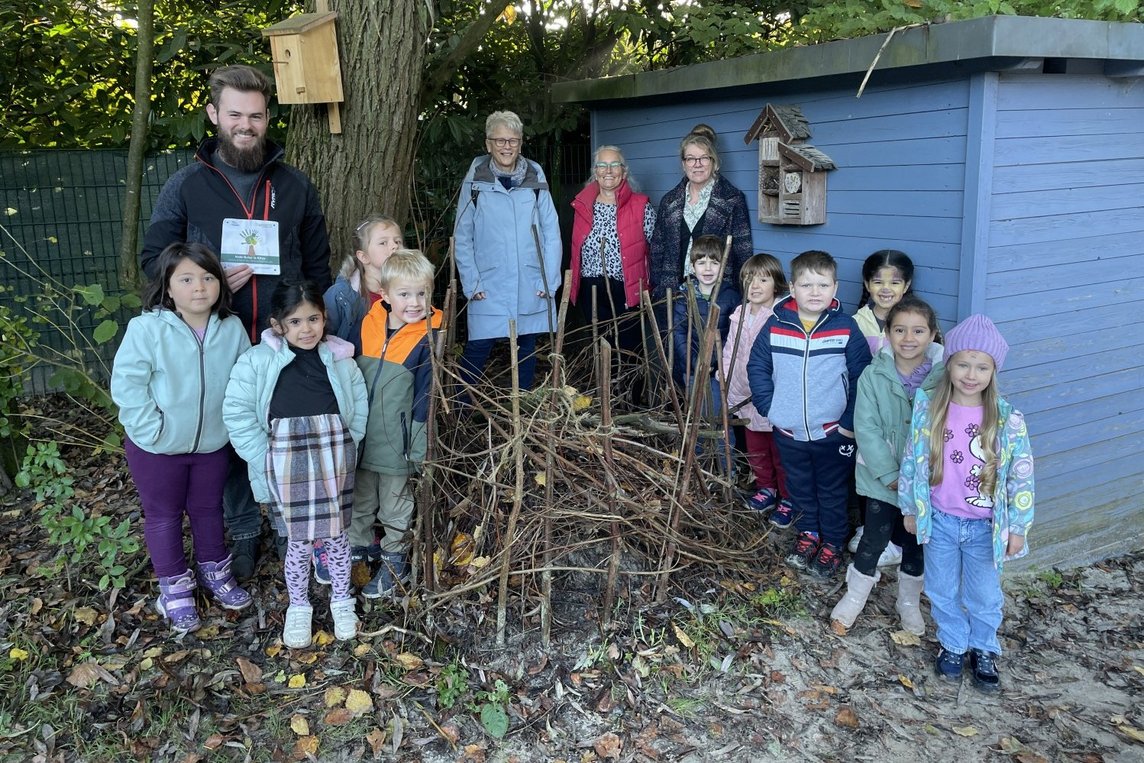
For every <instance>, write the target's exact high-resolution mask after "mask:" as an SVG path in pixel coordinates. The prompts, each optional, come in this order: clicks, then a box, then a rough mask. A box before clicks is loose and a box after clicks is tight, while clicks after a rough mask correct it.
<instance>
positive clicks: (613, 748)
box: [592, 732, 624, 760]
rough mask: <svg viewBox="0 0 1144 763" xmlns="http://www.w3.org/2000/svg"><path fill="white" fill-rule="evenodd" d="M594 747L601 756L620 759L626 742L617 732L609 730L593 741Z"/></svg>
mask: <svg viewBox="0 0 1144 763" xmlns="http://www.w3.org/2000/svg"><path fill="white" fill-rule="evenodd" d="M592 749H594V750H595V751H596V754H597V755H599V756H600V757H601V758H604V759H608V758H612V759H615V760H618V759H619V757H620V752H621V751H622V750H623V749H624V742H623V740H622V739H620V738H619V737H618V736H616V735H615V734H613V733H611V732H608V733H607V734H604V735H603V736H601V737H600V738H598V739H597V740H596V741H595V742H593V743H592Z"/></svg>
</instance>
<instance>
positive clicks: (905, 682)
mask: <svg viewBox="0 0 1144 763" xmlns="http://www.w3.org/2000/svg"><path fill="white" fill-rule="evenodd" d="M898 683H900V684H901V685H902V686H904V687H906V688H907V689H914V688H916V687H915V686H914V682H913V681H911V680H910V677H909V676H907V675H903V674H902V673H899V674H898Z"/></svg>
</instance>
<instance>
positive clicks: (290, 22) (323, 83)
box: [262, 11, 344, 133]
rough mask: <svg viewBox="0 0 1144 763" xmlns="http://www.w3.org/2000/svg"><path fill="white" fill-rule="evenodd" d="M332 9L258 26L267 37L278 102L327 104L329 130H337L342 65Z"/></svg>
mask: <svg viewBox="0 0 1144 763" xmlns="http://www.w3.org/2000/svg"><path fill="white" fill-rule="evenodd" d="M337 17H338V14H337V13H336V12H332V11H329V12H324V13H302V14H299V15H297V16H293V17H292V18H288V19H286V20H285V21H280V22H278V23H277V24H275V25H274V26H271V27H267V28H266V29H263V30H262V36H263V37H267V38H269V39H270V51H271V55H272V59H273V62H274V81H275V84H276V86H277V89H278V102H279V103H308V104H316V103H325V104H329V118H330V132H335V133H340V132H341V131H342V130H341V115H340V108H339V106H338V104H340V103H341V102H342V101H343V100H344V96H343V94H342V66H341V60H340V59H339V57H338V38H337V30H336V25H335V20H336V19H337Z"/></svg>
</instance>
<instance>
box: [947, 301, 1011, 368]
mask: <svg viewBox="0 0 1144 763" xmlns="http://www.w3.org/2000/svg"><path fill="white" fill-rule="evenodd" d="M962 350H976V351H977V352H984V353H985V354H986V355H988V356H989V357H991V358H993V364H994V365H995V366H996V367H997V371H1000V370H1001V366H1003V365H1005V356H1006V355H1008V354H1009V345H1008V343H1006V342H1005V338H1004V337H1003V336H1001V332H1000V331H998V330H997V327H996V326H995V325H993V321H991V320H989V319H988V318H986V317H985V316H984V315H981V314H980V313H978V314H975V315H971V316H969V317H968V318H966V319H965V320H963V321H962V322H961V323H959V324H957V325H956V326H954V327H953V328H952V329H950V331H949V333H948V334H946V335H945V362H946V363H948V362H949V359H950V358H952V357H953V356H954V354H956V353H958V352H961V351H962Z"/></svg>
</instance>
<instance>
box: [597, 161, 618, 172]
mask: <svg viewBox="0 0 1144 763" xmlns="http://www.w3.org/2000/svg"><path fill="white" fill-rule="evenodd" d="M595 167H596V172H607V171H608V170H622V169H623V168H624V163H623V162H596V164H595Z"/></svg>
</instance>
